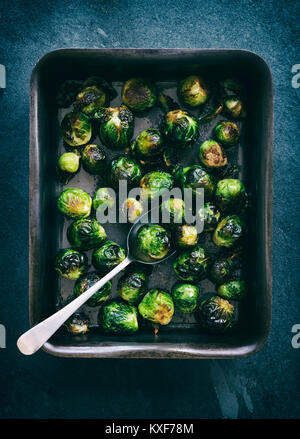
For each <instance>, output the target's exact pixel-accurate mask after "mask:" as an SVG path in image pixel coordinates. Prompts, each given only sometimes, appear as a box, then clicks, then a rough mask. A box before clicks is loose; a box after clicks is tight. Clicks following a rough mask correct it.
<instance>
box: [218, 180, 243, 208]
mask: <svg viewBox="0 0 300 439" xmlns="http://www.w3.org/2000/svg"><path fill="white" fill-rule="evenodd" d="M215 203H216V205H217V207H218V208H219V209H220V210H222V211H223V212H234V211H235V212H237V211H240V210H241V209H243V207H245V204H246V191H245V186H244V185H243V183H242V182H241V180H237V179H233V178H226V179H224V180H220V181H219V182H218V184H217V186H216V192H215Z"/></svg>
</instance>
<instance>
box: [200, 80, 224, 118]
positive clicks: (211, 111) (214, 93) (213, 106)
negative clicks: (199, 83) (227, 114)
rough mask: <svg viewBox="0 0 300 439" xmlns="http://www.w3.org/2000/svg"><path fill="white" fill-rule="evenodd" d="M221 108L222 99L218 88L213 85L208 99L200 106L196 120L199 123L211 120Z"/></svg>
mask: <svg viewBox="0 0 300 439" xmlns="http://www.w3.org/2000/svg"><path fill="white" fill-rule="evenodd" d="M222 110H223V100H222V96H221V93H220V88H219V87H218V86H214V87H213V88H212V90H211V93H210V96H209V99H208V100H207V102H206V103H205V105H203V106H201V108H200V112H199V116H198V121H199V123H201V124H202V123H206V122H210V121H211V120H213V119H214V118H215V117H217V115H218V114H220V113H221V112H222Z"/></svg>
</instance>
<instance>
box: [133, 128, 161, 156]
mask: <svg viewBox="0 0 300 439" xmlns="http://www.w3.org/2000/svg"><path fill="white" fill-rule="evenodd" d="M131 149H132V151H133V153H134V156H135V158H136V159H137V160H138V161H139V162H140V163H141V164H142V165H149V164H153V163H156V162H157V160H158V159H159V158H160V157H161V155H162V151H163V139H162V135H161V133H160V131H159V130H156V129H154V128H149V129H147V130H144V131H142V132H141V133H140V134H139V135H138V136H137V138H136V140H135V141H134V142H133V143H132V145H131Z"/></svg>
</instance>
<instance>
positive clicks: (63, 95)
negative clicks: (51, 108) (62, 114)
mask: <svg viewBox="0 0 300 439" xmlns="http://www.w3.org/2000/svg"><path fill="white" fill-rule="evenodd" d="M81 88H82V82H81V81H72V80H71V81H69V80H68V81H65V82H63V83H62V84H61V85H60V87H59V90H58V93H57V95H56V103H57V106H58V107H59V108H68V107H69V106H70V105H71V104H72V103H73V102H74V99H75V97H76V95H77V94H78V92H79V90H80V89H81Z"/></svg>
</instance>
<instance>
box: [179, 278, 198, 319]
mask: <svg viewBox="0 0 300 439" xmlns="http://www.w3.org/2000/svg"><path fill="white" fill-rule="evenodd" d="M172 297H173V300H174V304H175V307H176V308H178V309H179V310H180V311H181V312H183V313H185V314H191V313H192V312H193V311H194V310H195V308H196V306H197V302H198V297H199V288H198V287H197V286H196V285H192V284H188V283H184V282H180V283H177V284H175V285H174V286H173V288H172Z"/></svg>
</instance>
